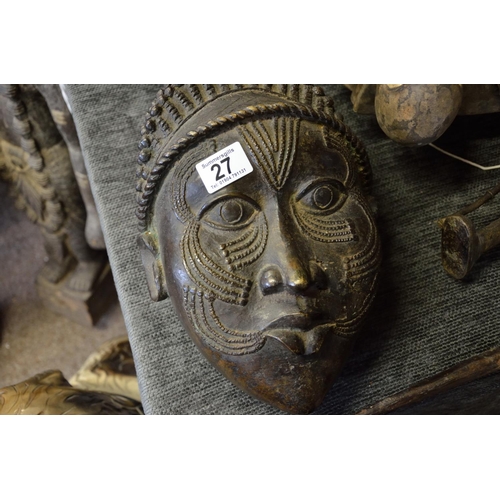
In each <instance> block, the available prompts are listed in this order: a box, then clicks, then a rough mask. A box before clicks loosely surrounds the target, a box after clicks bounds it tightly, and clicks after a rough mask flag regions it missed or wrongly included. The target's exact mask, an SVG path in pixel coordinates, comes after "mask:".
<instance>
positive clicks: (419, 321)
mask: <svg viewBox="0 0 500 500" xmlns="http://www.w3.org/2000/svg"><path fill="white" fill-rule="evenodd" d="M160 86H161V85H160V84H158V85H68V87H67V92H68V96H69V99H70V101H71V105H72V109H73V113H74V116H75V121H76V123H77V127H78V131H79V135H80V140H81V143H82V147H83V151H84V155H85V158H86V161H87V164H88V168H89V176H90V180H91V184H92V189H93V192H94V196H95V198H96V203H97V205H98V209H99V212H100V216H101V218H102V225H103V230H104V233H105V237H106V242H107V247H108V252H109V257H110V261H111V265H112V269H113V274H114V277H115V282H116V286H117V290H118V294H119V298H120V302H121V305H122V308H123V312H124V316H125V320H126V324H127V328H128V332H129V336H130V341H131V344H132V348H133V352H134V357H135V360H136V365H137V371H138V376H139V381H140V386H141V392H142V397H143V403H144V407H145V410H146V412H147V413H149V414H278V413H279V412H278V411H277V410H274V409H273V408H271V407H269V406H267V405H265V404H263V403H260V402H258V401H255V400H254V399H252V398H250V397H249V396H247V395H245V394H244V393H242V392H241V391H240V390H239V389H236V388H235V387H233V386H232V384H231V383H230V382H228V381H227V380H225V379H224V378H223V377H222V375H220V374H219V373H218V372H217V371H216V370H215V369H213V368H212V367H211V366H210V365H209V363H208V362H207V361H205V359H204V358H203V357H202V356H201V354H199V352H198V351H197V349H196V348H195V346H194V344H192V342H191V341H190V340H189V338H188V337H187V334H185V333H184V332H183V330H182V327H181V326H180V323H179V322H178V320H177V319H176V317H175V314H174V313H173V311H172V308H171V306H170V303H169V302H168V300H167V301H165V302H161V303H159V304H154V303H152V302H151V301H150V299H149V296H148V292H147V288H146V282H145V278H144V276H143V272H142V269H141V263H140V258H139V254H138V251H137V247H136V242H135V239H136V236H137V228H136V219H135V216H134V209H135V205H134V203H135V202H134V186H135V179H134V175H135V166H136V156H137V151H138V150H137V143H138V142H139V140H140V128H141V126H142V122H143V120H144V117H145V113H146V111H147V109H148V107H149V105H150V103H151V101H152V100H153V98H154V96H155V94H156V91H157V89H158V88H159V87H160ZM324 88H325V89H326V90H327V92H328V93H329V94H331V95H332V96H333V97H334V99H335V101H336V104H337V109H338V111H340V112H341V113H342V114H343V115H344V116H345V119H346V122H347V123H348V124H349V125H350V126H351V128H353V129H354V131H355V132H356V133H357V134H358V135H359V136H360V138H361V139H362V140H363V141H364V143H365V145H366V147H367V150H368V153H369V155H370V158H371V162H372V165H373V170H374V195H375V196H376V198H377V200H378V205H379V227H380V230H381V234H382V238H383V249H384V262H383V277H382V282H381V288H380V292H379V294H378V298H377V300H376V304H375V308H374V310H373V313H372V315H371V318H370V320H369V322H368V324H367V327H366V328H365V331H364V333H363V335H362V336H361V337H360V338H359V340H358V342H357V344H356V347H355V349H354V352H353V354H352V357H351V358H350V360H349V362H348V363H347V365H346V366H345V368H344V370H343V372H342V375H341V377H340V379H339V380H338V381H337V383H336V384H335V385H334V387H333V388H332V390H331V391H330V393H329V395H328V397H327V399H326V400H325V402H324V404H323V405H322V407H321V408H319V410H317V412H316V413H318V414H337V413H340V414H342V413H347V414H350V413H355V412H357V411H359V410H361V409H362V408H364V407H367V406H369V405H370V404H373V403H375V402H377V401H379V400H381V399H383V398H384V397H386V396H388V395H391V394H394V393H396V392H399V391H401V390H404V389H406V388H408V387H409V386H410V385H412V384H414V383H417V382H419V381H421V380H423V379H424V378H426V377H428V376H431V375H435V374H436V373H438V372H440V371H442V370H444V369H446V368H448V367H450V366H452V365H454V364H456V363H458V362H461V361H463V360H465V359H467V358H469V357H470V356H473V355H477V354H479V353H481V352H483V351H485V350H487V349H488V348H491V347H494V346H497V345H499V342H500V315H498V314H497V311H496V305H497V297H498V290H499V283H500V258H499V257H500V252H499V251H493V252H492V253H491V254H490V255H489V256H488V257H487V258H483V259H482V260H481V261H480V262H479V263H478V264H477V265H476V268H475V270H474V272H473V274H472V276H471V278H470V279H468V280H467V281H466V282H457V281H454V280H453V279H452V278H450V277H448V276H447V275H446V274H445V273H444V271H443V269H442V267H441V264H440V257H439V253H440V232H439V229H438V227H437V224H436V220H437V219H438V218H440V217H441V216H444V215H448V214H450V213H452V212H454V211H456V210H458V209H459V208H461V207H462V206H463V205H465V204H467V203H469V202H471V201H473V200H474V199H476V198H477V197H479V196H480V195H482V194H483V192H484V191H486V189H487V188H489V187H491V186H493V185H495V184H496V183H497V182H499V181H500V173H494V172H490V173H485V172H481V171H479V170H475V169H473V168H472V167H469V166H466V165H464V164H462V163H459V162H457V161H456V160H453V159H451V158H448V157H446V156H443V155H442V154H441V153H439V152H437V151H435V150H433V149H431V148H429V147H425V148H415V149H409V148H405V147H402V146H398V145H396V144H394V143H393V142H391V141H390V140H389V139H387V138H386V137H385V135H384V134H383V133H382V132H381V131H380V129H379V127H378V125H377V123H376V120H375V118H374V117H373V116H359V115H355V114H354V113H353V111H352V108H351V105H350V101H349V98H350V92H349V91H348V90H347V89H345V88H344V87H343V86H341V85H326V86H324ZM440 144H441V145H445V146H446V147H448V148H449V149H452V150H453V151H454V152H456V153H459V154H462V155H464V156H466V157H468V158H470V159H473V160H474V161H476V162H479V163H482V164H489V163H492V162H497V163H500V116H499V115H498V114H497V115H488V116H481V117H470V118H459V119H457V120H456V122H455V123H454V125H453V126H452V128H451V129H450V130H449V131H448V132H447V134H446V135H445V136H444V137H443V138H442V140H441V141H440ZM499 206H500V204H495V203H492V204H491V205H490V206H489V207H488V208H487V209H486V210H484V211H483V212H482V213H483V215H482V216H479V217H475V220H477V221H479V224H481V223H483V222H484V221H485V220H486V218H487V217H493V218H494V217H496V216H499V215H500V208H497V207H499ZM495 209H497V212H496V215H495Z"/></svg>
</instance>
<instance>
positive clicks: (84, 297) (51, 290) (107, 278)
mask: <svg viewBox="0 0 500 500" xmlns="http://www.w3.org/2000/svg"><path fill="white" fill-rule="evenodd" d="M70 276H71V273H68V275H67V276H66V277H65V278H64V279H63V280H62V281H60V282H59V283H57V284H54V283H50V282H49V281H47V280H45V279H44V278H42V277H41V276H38V277H37V280H36V287H37V292H38V295H39V296H40V298H41V299H42V303H43V305H44V307H46V308H47V309H50V310H51V311H53V312H55V313H57V314H61V315H63V316H65V317H67V318H68V319H70V320H71V321H74V322H75V323H79V324H80V325H83V326H94V325H95V323H96V322H97V321H98V319H99V318H100V317H101V316H102V314H103V313H104V312H105V311H106V310H107V309H108V308H109V306H110V305H111V304H112V303H113V302H114V301H115V300H116V299H117V297H116V290H115V285H114V282H113V275H112V274H111V269H110V267H109V264H106V266H105V267H104V269H103V271H102V272H101V275H100V276H99V278H98V279H97V281H96V282H95V284H94V286H93V289H92V290H91V291H89V292H76V291H74V290H71V289H69V288H68V287H67V286H66V284H67V282H68V280H69V278H70Z"/></svg>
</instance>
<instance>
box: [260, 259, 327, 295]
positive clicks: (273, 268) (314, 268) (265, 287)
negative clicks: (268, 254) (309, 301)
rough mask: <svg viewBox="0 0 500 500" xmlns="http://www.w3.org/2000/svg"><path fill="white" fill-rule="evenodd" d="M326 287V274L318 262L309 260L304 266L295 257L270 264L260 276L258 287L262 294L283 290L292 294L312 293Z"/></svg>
mask: <svg viewBox="0 0 500 500" xmlns="http://www.w3.org/2000/svg"><path fill="white" fill-rule="evenodd" d="M326 287H327V278H326V275H325V273H324V271H323V270H322V269H321V268H320V267H319V265H318V264H316V263H315V262H311V263H309V266H307V267H306V266H304V265H302V263H300V261H298V260H297V259H295V260H294V261H290V260H289V261H287V262H285V263H280V264H272V265H270V266H269V267H267V268H266V269H265V270H264V271H263V273H262V275H261V277H260V289H261V291H262V294H263V295H270V294H272V293H277V292H282V291H285V290H286V291H288V292H290V293H292V294H294V295H314V294H315V293H317V292H318V291H319V290H325V289H326Z"/></svg>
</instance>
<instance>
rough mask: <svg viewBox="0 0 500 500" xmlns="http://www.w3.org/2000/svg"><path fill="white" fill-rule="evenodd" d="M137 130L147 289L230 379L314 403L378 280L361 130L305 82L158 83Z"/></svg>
mask: <svg viewBox="0 0 500 500" xmlns="http://www.w3.org/2000/svg"><path fill="white" fill-rule="evenodd" d="M142 134H143V138H142V141H141V142H140V145H139V148H140V150H141V152H140V155H139V169H138V171H137V176H138V183H137V191H138V208H137V216H138V218H139V221H140V229H141V235H140V237H139V245H140V248H141V253H142V259H143V264H144V267H145V270H146V276H147V281H148V285H149V290H150V293H151V297H152V298H153V299H154V300H162V299H164V298H166V297H167V295H168V296H170V297H171V299H172V302H173V304H174V307H175V308H176V310H177V313H178V314H179V316H180V318H181V320H182V322H183V325H184V327H185V328H186V330H187V332H188V333H189V335H190V336H191V338H192V339H193V341H194V342H195V344H196V345H197V347H198V348H199V349H200V350H201V352H202V353H203V354H204V355H205V356H206V358H207V359H208V360H209V361H210V362H211V363H212V364H213V365H214V366H215V367H216V368H217V369H218V370H220V371H221V372H222V373H223V374H224V375H225V376H226V377H227V378H228V379H229V380H231V381H232V382H233V383H235V384H236V385H237V386H239V387H240V388H242V389H244V390H245V391H247V392H248V393H250V394H252V395H253V396H255V397H257V398H259V399H261V400H263V401H265V402H267V403H269V404H272V405H274V406H276V407H277V408H280V409H282V410H284V411H287V412H291V413H309V412H311V411H313V410H314V409H315V408H316V407H317V406H318V405H320V404H321V402H322V400H323V398H324V396H325V395H326V393H327V392H328V390H329V389H330V387H331V385H332V384H333V382H334V380H335V379H336V377H337V375H338V374H339V372H340V370H341V368H342V366H343V364H344V362H345V361H346V358H347V357H348V355H349V352H350V350H351V347H352V345H353V341H354V339H355V336H356V334H357V333H358V331H359V330H360V327H361V325H362V323H363V320H364V319H365V318H366V316H367V314H368V311H369V309H370V305H371V303H372V300H373V298H374V294H375V290H376V283H377V275H378V270H379V265H380V243H379V236H378V232H377V229H376V226H375V220H374V216H373V213H372V209H371V206H370V201H371V199H370V197H369V188H370V176H371V168H370V165H369V161H368V158H367V156H366V153H365V150H364V149H363V147H362V145H361V144H360V142H359V140H358V139H357V138H356V137H355V136H354V134H353V133H352V132H351V131H350V130H349V128H348V127H347V126H346V125H345V124H344V123H343V122H342V121H341V120H340V119H339V117H338V116H337V115H336V114H335V112H334V106H333V102H332V100H331V99H330V98H328V97H326V96H325V95H324V93H323V91H322V89H321V88H319V87H314V86H309V85H187V84H186V85H169V86H168V87H166V88H165V89H162V90H160V91H159V92H158V95H157V97H156V99H155V101H154V102H153V104H152V106H151V108H150V110H149V113H148V115H147V118H146V122H145V126H144V128H143V130H142ZM165 334H167V333H165Z"/></svg>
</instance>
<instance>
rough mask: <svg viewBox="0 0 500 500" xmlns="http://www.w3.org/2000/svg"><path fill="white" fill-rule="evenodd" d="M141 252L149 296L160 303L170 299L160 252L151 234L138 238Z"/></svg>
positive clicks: (144, 234)
mask: <svg viewBox="0 0 500 500" xmlns="http://www.w3.org/2000/svg"><path fill="white" fill-rule="evenodd" d="M137 244H138V245H139V249H140V251H141V259H142V265H143V266H144V270H145V271H146V279H147V282H148V288H149V294H150V295H151V299H152V300H154V301H155V302H160V301H161V300H164V299H166V298H167V297H168V294H167V283H166V280H165V272H164V271H163V264H162V263H161V259H160V255H159V252H158V243H157V241H156V238H155V237H154V236H153V235H152V234H151V233H150V232H147V233H143V234H141V235H140V236H139V237H138V238H137Z"/></svg>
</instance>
